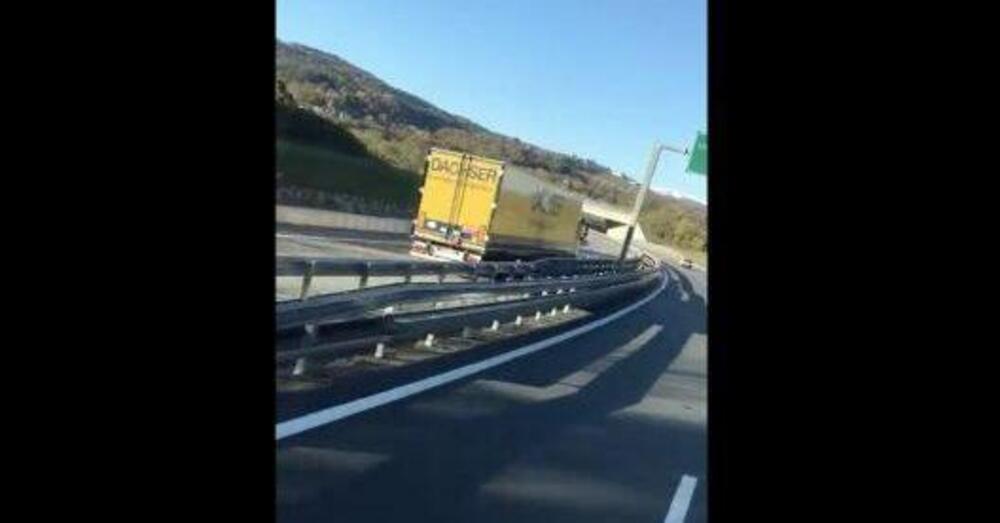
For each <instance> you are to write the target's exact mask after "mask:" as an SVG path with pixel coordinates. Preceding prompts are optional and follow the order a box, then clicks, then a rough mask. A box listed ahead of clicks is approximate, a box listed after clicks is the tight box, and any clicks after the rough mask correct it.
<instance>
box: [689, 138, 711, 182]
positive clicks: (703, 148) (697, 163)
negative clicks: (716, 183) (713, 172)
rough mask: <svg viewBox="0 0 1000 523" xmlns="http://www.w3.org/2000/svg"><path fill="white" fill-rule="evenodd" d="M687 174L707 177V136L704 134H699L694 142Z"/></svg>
mask: <svg viewBox="0 0 1000 523" xmlns="http://www.w3.org/2000/svg"><path fill="white" fill-rule="evenodd" d="M687 172H689V173H694V174H701V175H704V176H708V135H707V134H705V133H701V132H699V133H698V138H696V139H695V141H694V147H692V148H691V159H690V160H689V161H688V167H687Z"/></svg>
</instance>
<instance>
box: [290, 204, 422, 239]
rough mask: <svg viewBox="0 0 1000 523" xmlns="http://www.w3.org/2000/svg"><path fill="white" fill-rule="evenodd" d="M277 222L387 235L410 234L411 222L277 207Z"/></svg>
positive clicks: (302, 208)
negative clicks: (385, 233)
mask: <svg viewBox="0 0 1000 523" xmlns="http://www.w3.org/2000/svg"><path fill="white" fill-rule="evenodd" d="M275 220H276V221H277V222H278V223H288V224H292V225H309V226H313V227H326V228H330V229H351V230H355V231H377V232H387V233H398V234H408V233H409V232H410V224H411V222H410V220H403V219H400V218H382V217H380V216H364V215H361V214H350V213H346V212H337V211H324V210H320V209H309V208H306V207H292V206H289V205H277V206H276V207H275Z"/></svg>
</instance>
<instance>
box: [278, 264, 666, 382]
mask: <svg viewBox="0 0 1000 523" xmlns="http://www.w3.org/2000/svg"><path fill="white" fill-rule="evenodd" d="M276 272H277V275H279V276H302V277H303V288H304V290H305V292H303V299H301V300H293V301H289V302H282V303H279V304H278V307H277V319H278V329H279V341H280V340H281V338H282V336H284V337H285V340H284V341H285V343H279V347H277V349H278V350H277V352H276V358H277V361H278V362H279V363H283V362H285V363H287V362H290V361H295V368H294V370H293V373H292V374H293V375H298V374H301V373H302V372H304V371H305V368H306V366H307V363H308V361H309V360H310V359H311V358H313V357H316V356H325V357H340V356H344V355H351V354H358V353H363V352H366V351H367V352H370V351H372V350H374V354H375V356H376V357H381V354H382V351H383V348H384V346H385V345H386V344H388V343H390V342H392V343H398V342H408V341H412V340H419V339H421V338H424V337H426V341H425V343H427V344H428V346H429V345H430V344H431V343H432V341H431V340H433V337H434V335H435V333H437V334H442V333H448V332H455V331H456V330H463V329H468V328H475V327H487V326H492V328H493V329H495V328H496V327H497V325H499V324H500V323H505V322H511V321H513V322H516V324H518V325H520V324H521V322H522V321H523V319H524V317H525V316H529V317H530V316H531V315H535V316H536V317H537V316H538V315H540V314H542V312H543V311H546V312H549V313H551V314H556V313H557V311H558V310H569V308H570V307H588V306H592V305H595V304H599V303H601V302H605V301H607V300H609V299H614V298H615V297H623V296H625V295H629V294H635V293H636V292H641V291H642V290H643V289H645V288H647V287H648V286H649V285H651V283H652V282H653V281H658V280H659V278H662V277H666V276H665V275H664V273H663V272H662V271H661V270H660V266H659V262H658V261H656V260H655V259H654V258H651V257H649V256H648V255H645V256H644V257H643V258H641V259H633V260H627V261H626V262H625V263H622V264H619V263H617V262H616V261H614V260H579V259H546V260H538V261H535V262H529V263H517V262H493V263H490V262H486V263H480V264H477V265H466V264H461V263H450V262H441V263H438V262H396V261H357V260H325V259H308V258H294V257H281V258H279V259H278V267H277V271H276ZM449 274H459V275H463V276H466V277H468V278H469V279H470V280H471V281H469V282H449V283H445V282H443V280H444V277H443V276H440V275H449ZM373 275H379V276H403V277H405V278H406V280H405V281H404V283H400V284H392V285H385V286H378V287H367V285H366V283H367V282H366V278H367V277H370V276H373ZM417 275H438V276H439V280H438V281H439V283H413V282H411V278H412V277H413V276H417ZM316 276H354V277H360V278H361V283H360V284H359V288H358V289H356V290H352V291H346V292H340V293H335V294H328V295H322V296H316V297H313V298H308V286H309V281H310V279H311V278H313V277H316ZM482 278H486V279H487V281H480V279H482ZM461 296H476V297H479V298H480V299H478V301H477V300H475V299H474V300H471V304H464V305H461V306H457V307H452V308H446V309H439V308H438V307H437V305H439V304H440V303H441V300H444V299H448V298H452V299H454V298H455V297H461ZM499 296H506V297H507V298H508V299H504V300H503V301H500V302H497V301H494V300H495V298H497V297H499ZM421 303H423V304H424V305H427V304H430V303H433V306H431V307H427V306H424V307H423V308H420V307H416V308H413V309H412V310H409V311H407V310H406V307H404V306H403V305H406V304H410V305H412V304H418V305H419V304H421Z"/></svg>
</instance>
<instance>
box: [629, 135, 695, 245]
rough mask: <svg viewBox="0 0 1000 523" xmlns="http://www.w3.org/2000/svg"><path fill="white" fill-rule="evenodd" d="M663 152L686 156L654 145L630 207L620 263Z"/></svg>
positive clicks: (678, 151)
mask: <svg viewBox="0 0 1000 523" xmlns="http://www.w3.org/2000/svg"><path fill="white" fill-rule="evenodd" d="M663 151H670V152H673V153H677V154H687V151H685V150H683V149H679V148H677V147H672V146H669V145H663V144H661V143H654V144H653V150H652V152H650V154H649V163H647V164H646V178H645V181H644V182H643V184H642V188H641V189H639V194H638V195H636V197H635V205H634V206H633V207H632V215H631V217H630V218H629V222H631V223H629V226H628V231H627V232H626V233H625V241H624V242H623V243H622V252H621V255H619V256H618V262H619V263H621V262H623V261H625V258H626V257H627V256H628V248H629V245H630V244H631V243H632V235H633V234H635V228H636V224H637V223H638V222H639V211H641V210H642V202H643V201H644V200H645V199H646V193H647V192H649V184H650V183H651V182H652V181H653V174H654V173H655V172H656V164H657V163H658V162H659V161H660V153H661V152H663Z"/></svg>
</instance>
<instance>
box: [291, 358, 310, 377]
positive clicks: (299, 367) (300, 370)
mask: <svg viewBox="0 0 1000 523" xmlns="http://www.w3.org/2000/svg"><path fill="white" fill-rule="evenodd" d="M307 367H308V362H307V361H306V359H305V358H299V359H297V360H295V368H293V369H292V376H301V375H303V374H305V372H306V368H307Z"/></svg>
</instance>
